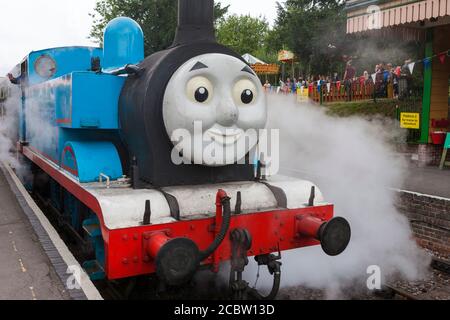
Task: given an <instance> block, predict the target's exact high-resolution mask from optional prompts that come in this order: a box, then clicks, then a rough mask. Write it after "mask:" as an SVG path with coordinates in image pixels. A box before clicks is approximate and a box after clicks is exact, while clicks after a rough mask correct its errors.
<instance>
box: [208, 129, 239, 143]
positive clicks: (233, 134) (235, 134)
mask: <svg viewBox="0 0 450 320" xmlns="http://www.w3.org/2000/svg"><path fill="white" fill-rule="evenodd" d="M206 134H207V135H208V136H209V137H210V138H211V139H212V140H213V141H215V142H218V143H220V144H223V145H230V144H235V143H236V141H238V140H239V139H240V138H241V136H242V135H243V134H244V131H242V130H241V129H237V128H220V129H219V128H217V127H213V128H211V129H209V130H208V131H206Z"/></svg>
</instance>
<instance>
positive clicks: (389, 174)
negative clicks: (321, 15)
mask: <svg viewBox="0 0 450 320" xmlns="http://www.w3.org/2000/svg"><path fill="white" fill-rule="evenodd" d="M268 102H269V106H270V107H269V123H268V127H269V128H271V129H280V139H281V140H280V152H281V170H282V172H281V174H283V175H290V176H295V177H298V178H302V179H306V180H310V181H312V182H314V183H316V184H317V185H318V186H319V188H320V189H321V191H322V192H323V194H324V196H325V199H326V201H328V202H330V203H333V204H334V205H335V215H336V216H342V217H345V218H346V219H347V220H348V221H349V222H350V224H351V226H352V241H351V243H350V245H349V247H348V248H347V250H346V251H345V252H344V253H343V254H342V255H340V256H338V257H328V256H326V255H325V253H323V251H322V250H321V248H320V247H314V248H305V249H299V250H295V251H291V252H288V253H285V254H284V257H283V267H282V285H283V286H284V287H295V286H298V285H303V286H307V287H310V288H317V289H327V292H328V297H329V298H337V297H340V293H341V290H342V289H344V288H346V287H349V286H352V287H355V285H356V286H359V285H360V288H361V289H364V288H366V281H367V279H368V277H369V275H368V274H367V268H368V267H369V266H372V265H376V266H379V267H380V268H381V272H382V278H383V280H385V279H386V277H390V276H394V275H399V276H401V277H404V278H406V279H409V280H413V279H416V278H419V277H421V276H422V275H423V273H424V272H425V270H426V268H427V266H428V265H429V259H428V258H427V255H426V254H425V253H424V252H423V251H422V250H420V249H419V248H418V246H417V245H416V243H415V241H414V239H413V236H412V231H411V228H410V225H409V222H408V220H407V218H406V217H404V216H403V215H401V214H400V213H399V212H398V211H397V210H396V208H395V205H394V203H395V192H393V191H392V190H391V189H390V188H392V187H400V186H401V185H402V182H403V177H404V175H405V169H406V166H407V164H406V163H405V162H404V160H403V159H402V158H400V157H399V156H398V155H396V154H395V152H394V150H393V148H392V145H391V144H390V143H389V141H392V140H393V139H398V138H399V134H400V133H399V132H398V129H396V128H397V127H396V126H395V125H394V122H393V121H386V120H385V121H380V120H372V121H368V120H365V119H362V118H357V117H353V118H345V119H341V118H334V117H333V118H332V117H330V116H327V115H326V114H325V112H324V111H323V109H322V108H320V107H318V106H314V105H311V104H308V103H303V104H299V103H297V102H296V101H295V98H294V97H292V96H291V97H288V96H280V95H269V96H268ZM400 136H401V134H400ZM249 269H250V270H249V272H248V273H247V274H246V278H247V279H252V277H254V275H255V273H256V272H255V269H254V268H249ZM269 279H270V278H269V277H267V278H264V279H263V283H261V285H262V286H263V287H268V286H269V285H270V281H269Z"/></svg>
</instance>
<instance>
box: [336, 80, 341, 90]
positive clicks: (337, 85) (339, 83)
mask: <svg viewBox="0 0 450 320" xmlns="http://www.w3.org/2000/svg"><path fill="white" fill-rule="evenodd" d="M336 87H337V90H338V91H339V92H340V91H341V82H340V81H338V82H336Z"/></svg>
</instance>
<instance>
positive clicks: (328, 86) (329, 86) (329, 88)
mask: <svg viewBox="0 0 450 320" xmlns="http://www.w3.org/2000/svg"><path fill="white" fill-rule="evenodd" d="M327 90H328V93H329V92H330V91H331V83H327Z"/></svg>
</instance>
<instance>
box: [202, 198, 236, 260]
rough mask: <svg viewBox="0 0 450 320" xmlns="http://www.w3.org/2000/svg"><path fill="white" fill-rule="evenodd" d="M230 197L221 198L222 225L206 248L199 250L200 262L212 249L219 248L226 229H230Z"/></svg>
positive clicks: (211, 252)
mask: <svg viewBox="0 0 450 320" xmlns="http://www.w3.org/2000/svg"><path fill="white" fill-rule="evenodd" d="M230 201H231V198H229V197H225V198H223V199H222V207H223V220H222V227H221V228H220V232H219V234H218V235H217V237H216V239H215V240H214V242H213V243H212V244H211V245H210V246H209V248H208V249H206V250H205V251H202V252H200V262H201V261H204V260H206V259H208V258H209V257H210V256H211V255H212V254H213V253H214V251H216V250H217V248H219V246H220V245H221V244H222V242H223V240H225V237H226V235H227V233H228V230H229V229H230V223H231V204H230Z"/></svg>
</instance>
